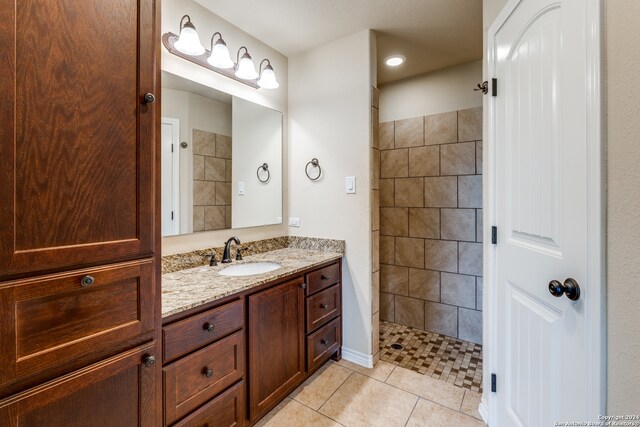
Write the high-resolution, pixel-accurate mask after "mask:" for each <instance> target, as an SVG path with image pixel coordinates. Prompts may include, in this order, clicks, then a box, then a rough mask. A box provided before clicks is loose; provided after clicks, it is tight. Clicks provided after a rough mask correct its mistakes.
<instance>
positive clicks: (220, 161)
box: [193, 129, 231, 231]
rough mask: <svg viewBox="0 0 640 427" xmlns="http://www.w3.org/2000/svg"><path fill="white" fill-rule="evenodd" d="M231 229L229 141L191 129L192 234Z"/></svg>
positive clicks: (228, 139)
mask: <svg viewBox="0 0 640 427" xmlns="http://www.w3.org/2000/svg"><path fill="white" fill-rule="evenodd" d="M227 228H231V137H230V136H226V135H220V134H215V133H213V132H206V131H203V130H198V129H193V231H208V230H223V229H227Z"/></svg>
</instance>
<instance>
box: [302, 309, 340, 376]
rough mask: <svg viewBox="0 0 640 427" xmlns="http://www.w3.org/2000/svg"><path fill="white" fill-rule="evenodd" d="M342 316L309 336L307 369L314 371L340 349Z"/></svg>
mask: <svg viewBox="0 0 640 427" xmlns="http://www.w3.org/2000/svg"><path fill="white" fill-rule="evenodd" d="M341 321H342V318H341V317H338V318H337V319H335V320H332V321H331V322H329V323H327V324H326V325H325V326H323V327H322V328H320V329H318V330H317V331H315V332H314V333H312V334H311V335H309V336H308V337H307V370H308V371H309V372H312V371H314V370H315V369H316V368H318V367H319V366H321V365H323V364H324V362H326V361H327V360H329V358H330V357H331V355H332V354H333V353H335V352H336V351H337V350H338V349H340V344H341V341H342V340H341V336H340V331H341V328H340V322H341Z"/></svg>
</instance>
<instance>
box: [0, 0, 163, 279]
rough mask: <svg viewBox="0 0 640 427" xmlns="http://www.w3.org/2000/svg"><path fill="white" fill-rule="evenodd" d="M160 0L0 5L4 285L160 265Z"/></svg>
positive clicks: (35, 0) (32, 0)
mask: <svg viewBox="0 0 640 427" xmlns="http://www.w3.org/2000/svg"><path fill="white" fill-rule="evenodd" d="M156 7H157V5H156V4H155V1H154V0H84V1H81V2H68V1H63V0H50V1H41V0H13V1H11V0H0V47H1V49H0V52H2V53H1V54H0V55H1V57H0V76H2V77H0V122H1V123H2V126H0V206H1V208H0V223H1V224H2V228H1V229H0V280H2V278H8V277H24V276H26V275H27V274H28V273H33V272H44V271H54V270H58V269H61V268H70V267H77V266H82V265H96V264H99V263H104V262H109V261H114V260H124V259H131V258H135V257H140V256H144V255H151V254H152V251H153V243H154V242H153V240H154V233H153V230H154V226H155V224H154V221H153V220H152V218H154V205H155V198H156V193H155V191H156V189H155V185H154V183H155V179H154V176H155V159H156V144H155V140H156V130H155V122H156V121H155V116H156V112H155V111H156V108H157V103H150V104H146V103H145V101H144V94H145V93H146V92H152V93H153V92H155V89H156V81H155V76H156V64H155V62H156V48H155V46H156V41H157V39H158V37H157V35H156V33H157V31H159V29H157V28H156V25H155V13H156V10H155V9H156Z"/></svg>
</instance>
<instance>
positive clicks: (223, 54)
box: [207, 40, 235, 68]
mask: <svg viewBox="0 0 640 427" xmlns="http://www.w3.org/2000/svg"><path fill="white" fill-rule="evenodd" d="M207 62H208V63H209V64H211V65H213V66H214V67H217V68H231V67H233V66H234V65H235V63H234V62H233V60H232V59H231V56H230V55H229V49H228V48H227V44H226V43H225V42H222V41H220V40H218V41H217V42H216V44H215V45H213V48H212V49H211V55H209V58H207Z"/></svg>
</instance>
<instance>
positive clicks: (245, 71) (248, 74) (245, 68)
mask: <svg viewBox="0 0 640 427" xmlns="http://www.w3.org/2000/svg"><path fill="white" fill-rule="evenodd" d="M242 49H244V53H243V54H242V57H240V51H242ZM236 59H237V61H238V65H236V77H238V78H241V79H244V80H255V79H257V78H258V76H259V74H258V72H257V71H256V66H255V64H254V63H253V59H251V55H249V50H248V49H247V48H246V47H244V46H242V47H241V48H240V49H238V54H237V56H236Z"/></svg>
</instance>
